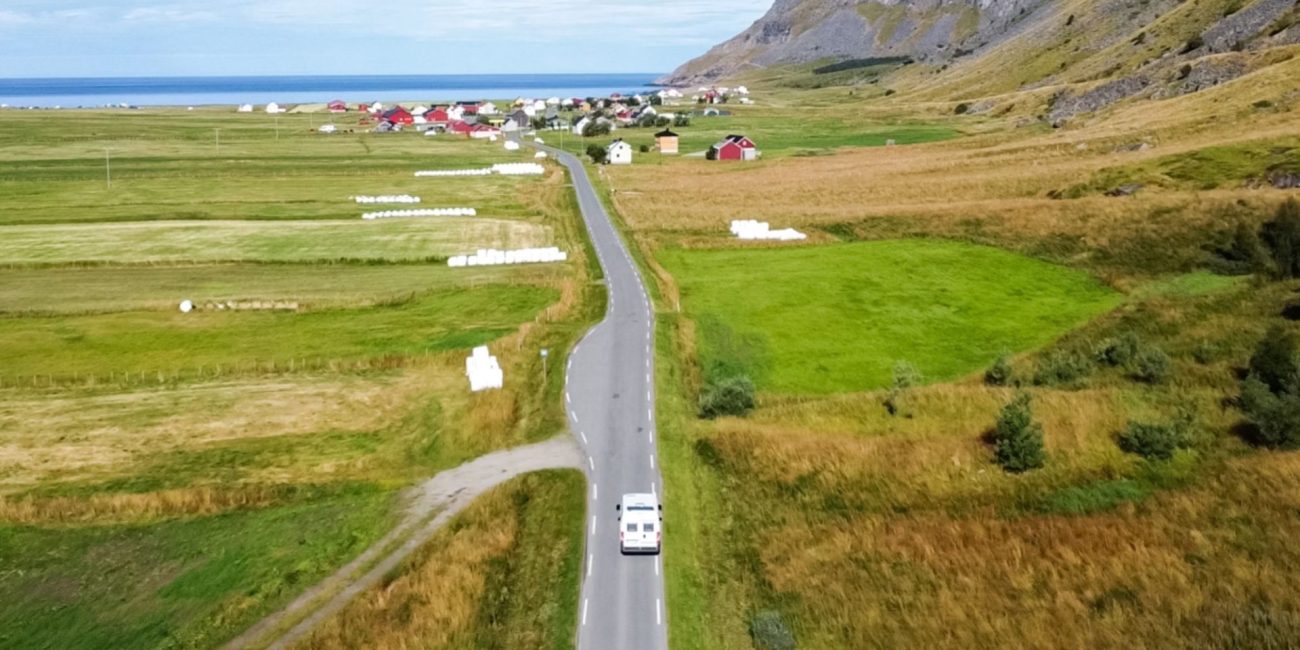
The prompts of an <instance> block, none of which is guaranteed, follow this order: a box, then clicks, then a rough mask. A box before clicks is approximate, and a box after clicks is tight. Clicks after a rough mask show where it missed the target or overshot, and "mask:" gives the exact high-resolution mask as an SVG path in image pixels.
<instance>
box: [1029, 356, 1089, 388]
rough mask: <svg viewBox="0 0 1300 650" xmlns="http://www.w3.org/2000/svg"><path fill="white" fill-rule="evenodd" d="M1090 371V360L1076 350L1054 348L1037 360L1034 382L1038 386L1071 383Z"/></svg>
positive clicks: (1085, 375)
mask: <svg viewBox="0 0 1300 650" xmlns="http://www.w3.org/2000/svg"><path fill="white" fill-rule="evenodd" d="M1091 373H1092V362H1091V361H1089V359H1088V357H1087V356H1086V355H1083V354H1080V353H1078V352H1067V351H1065V350H1056V351H1054V352H1051V353H1049V354H1048V355H1047V356H1046V357H1043V358H1042V359H1040V360H1039V362H1038V370H1037V372H1035V373H1034V383H1035V384H1038V385H1039V386H1060V385H1065V384H1073V383H1075V382H1077V381H1079V380H1080V379H1083V378H1084V377H1087V376H1088V375H1089V374H1091Z"/></svg>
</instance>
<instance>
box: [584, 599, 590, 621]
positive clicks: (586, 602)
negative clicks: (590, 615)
mask: <svg viewBox="0 0 1300 650" xmlns="http://www.w3.org/2000/svg"><path fill="white" fill-rule="evenodd" d="M590 603H591V599H590V598H583V599H582V624H583V626H584V627H585V626H586V625H587V605H589V604H590Z"/></svg>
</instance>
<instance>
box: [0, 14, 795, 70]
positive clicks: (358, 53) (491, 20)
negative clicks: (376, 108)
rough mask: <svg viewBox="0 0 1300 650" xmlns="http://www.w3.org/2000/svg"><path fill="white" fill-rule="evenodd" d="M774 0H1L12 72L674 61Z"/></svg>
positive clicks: (548, 66)
mask: <svg viewBox="0 0 1300 650" xmlns="http://www.w3.org/2000/svg"><path fill="white" fill-rule="evenodd" d="M770 5H771V0H707V1H701V0H614V1H606V2H591V1H590V0H549V1H548V0H541V1H539V0H530V1H525V0H371V1H367V0H207V1H205V2H199V1H195V0H175V1H171V2H168V1H165V0H164V1H162V2H159V1H157V0H155V1H153V2H149V1H141V0H98V1H95V0H80V1H78V0H0V77H148V76H208V75H298V74H303V75H306V74H457V73H470V74H473V73H548V72H552V73H561V72H569V73H577V72H669V71H671V70H672V69H673V68H675V67H677V66H678V65H679V64H681V63H684V62H685V61H686V60H688V59H690V58H691V57H694V56H696V55H699V54H702V53H703V52H705V51H706V50H708V49H709V47H711V46H712V45H714V44H716V43H719V42H721V41H723V40H725V39H727V38H730V37H731V36H734V35H735V34H736V33H738V32H740V31H741V30H743V29H745V28H746V27H748V26H749V25H750V23H752V22H753V21H755V20H757V19H758V18H759V17H760V16H762V15H763V12H764V11H766V10H767V8H768V7H769V6H770Z"/></svg>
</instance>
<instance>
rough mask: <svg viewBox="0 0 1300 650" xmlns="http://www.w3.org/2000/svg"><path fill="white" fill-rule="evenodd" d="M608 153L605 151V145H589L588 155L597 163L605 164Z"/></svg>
mask: <svg viewBox="0 0 1300 650" xmlns="http://www.w3.org/2000/svg"><path fill="white" fill-rule="evenodd" d="M606 155H607V152H606V151H605V148H604V147H602V146H600V145H598V144H589V145H587V156H588V157H589V158H591V162H594V163H596V164H597V165H603V164H605V156H606Z"/></svg>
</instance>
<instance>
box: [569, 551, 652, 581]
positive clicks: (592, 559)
mask: <svg viewBox="0 0 1300 650" xmlns="http://www.w3.org/2000/svg"><path fill="white" fill-rule="evenodd" d="M595 564H596V555H595V554H594V553H592V554H588V555H587V577H588V578H590V577H591V567H592V566H593V565H595ZM655 573H659V568H658V567H655Z"/></svg>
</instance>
